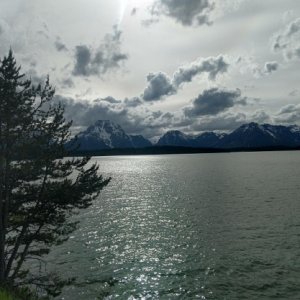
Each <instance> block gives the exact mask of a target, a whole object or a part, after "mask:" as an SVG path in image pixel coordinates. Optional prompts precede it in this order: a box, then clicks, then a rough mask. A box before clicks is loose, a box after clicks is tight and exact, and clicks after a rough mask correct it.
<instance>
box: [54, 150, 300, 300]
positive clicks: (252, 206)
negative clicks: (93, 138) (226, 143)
mask: <svg viewBox="0 0 300 300" xmlns="http://www.w3.org/2000/svg"><path fill="white" fill-rule="evenodd" d="M93 161H97V162H98V163H99V164H100V166H101V173H102V174H104V175H105V176H112V178H113V179H112V181H111V184H110V185H109V186H108V187H107V188H106V189H105V190H104V191H103V192H102V194H101V195H100V197H99V199H98V200H97V201H95V203H94V205H93V206H92V207H90V208H89V209H88V210H86V211H84V212H82V213H81V214H80V215H79V216H78V217H77V218H79V219H80V220H81V225H80V229H79V230H77V231H76V232H74V233H73V235H72V237H71V239H70V240H69V241H68V242H67V243H65V244H63V245H61V246H59V247H57V248H55V249H54V250H53V252H52V254H51V255H50V258H49V260H50V266H51V268H52V269H55V270H56V271H58V272H59V273H60V274H61V275H64V276H65V277H68V276H70V277H73V276H76V277H77V283H76V284H75V285H74V286H71V287H67V288H65V289H64V291H63V294H62V295H61V296H60V297H58V298H57V299H66V300H77V299H79V300H81V299H83V300H90V299H228V300H234V299H239V300H240V299H295V300H296V299H300V152H296V151H295V152H256V153H221V154H192V155H157V156H119V157H117V156H115V157H95V158H93Z"/></svg>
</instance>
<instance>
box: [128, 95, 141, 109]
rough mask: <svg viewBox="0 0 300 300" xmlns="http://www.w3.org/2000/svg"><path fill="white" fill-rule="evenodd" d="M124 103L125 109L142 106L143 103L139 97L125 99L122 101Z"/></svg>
mask: <svg viewBox="0 0 300 300" xmlns="http://www.w3.org/2000/svg"><path fill="white" fill-rule="evenodd" d="M124 103H125V105H126V106H127V107H137V106H139V105H142V104H143V101H142V100H141V98H140V97H133V98H130V99H128V98H126V99H125V100H124Z"/></svg>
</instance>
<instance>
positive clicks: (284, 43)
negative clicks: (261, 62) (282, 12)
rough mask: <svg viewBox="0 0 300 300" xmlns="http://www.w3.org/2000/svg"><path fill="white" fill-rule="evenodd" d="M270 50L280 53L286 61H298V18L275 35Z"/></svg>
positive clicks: (299, 24)
mask: <svg viewBox="0 0 300 300" xmlns="http://www.w3.org/2000/svg"><path fill="white" fill-rule="evenodd" d="M272 49H273V50H274V51H275V52H282V53H283V56H284V57H285V59H287V60H292V59H300V18H297V19H295V20H294V21H292V22H290V23H289V24H288V25H287V26H286V27H285V28H284V29H283V30H282V31H280V32H279V33H277V34H275V36H274V37H273V41H272Z"/></svg>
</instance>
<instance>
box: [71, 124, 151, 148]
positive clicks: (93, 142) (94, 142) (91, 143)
mask: <svg viewBox="0 0 300 300" xmlns="http://www.w3.org/2000/svg"><path fill="white" fill-rule="evenodd" d="M76 143H77V144H78V145H79V150H101V149H113V148H143V147H149V146H151V145H152V144H151V142H150V141H148V140H147V139H145V138H144V137H143V136H141V135H136V136H131V135H128V134H126V133H125V131H124V130H123V129H122V127H121V126H120V125H118V124H115V123H114V122H112V121H109V120H99V121H97V122H96V123H95V124H94V125H91V126H89V127H88V128H87V129H86V130H85V131H83V132H80V133H79V134H78V135H77V141H76Z"/></svg>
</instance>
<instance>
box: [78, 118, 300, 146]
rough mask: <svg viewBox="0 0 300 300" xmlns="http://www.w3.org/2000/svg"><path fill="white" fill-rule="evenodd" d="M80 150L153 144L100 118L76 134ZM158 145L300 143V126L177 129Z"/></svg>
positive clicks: (267, 125)
mask: <svg viewBox="0 0 300 300" xmlns="http://www.w3.org/2000/svg"><path fill="white" fill-rule="evenodd" d="M76 143H77V144H78V145H80V146H79V150H84V151H85V150H90V151H93V150H102V149H113V148H145V147H150V146H152V144H151V142H150V141H149V140H147V139H145V138H144V137H143V136H142V135H128V134H126V133H125V131H124V130H123V129H122V127H121V126H120V125H118V124H115V123H114V122H111V121H109V120H104V121H103V120H99V121H97V122H96V123H95V124H94V125H92V126H90V127H88V128H87V129H86V130H85V131H83V132H81V133H79V134H78V135H77V142H76ZM156 146H178V147H194V148H216V149H218V148H219V149H228V148H260V147H272V146H286V147H296V146H300V127H299V126H297V125H291V126H283V125H270V124H262V125H260V124H257V123H254V122H252V123H249V124H244V125H242V126H240V127H239V128H237V129H236V130H234V131H233V132H231V133H229V134H224V133H216V132H204V133H202V134H200V135H187V134H184V133H182V132H181V131H178V130H172V131H168V132H166V133H165V134H164V135H163V136H162V137H161V138H160V139H159V140H158V142H157V144H156Z"/></svg>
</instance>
